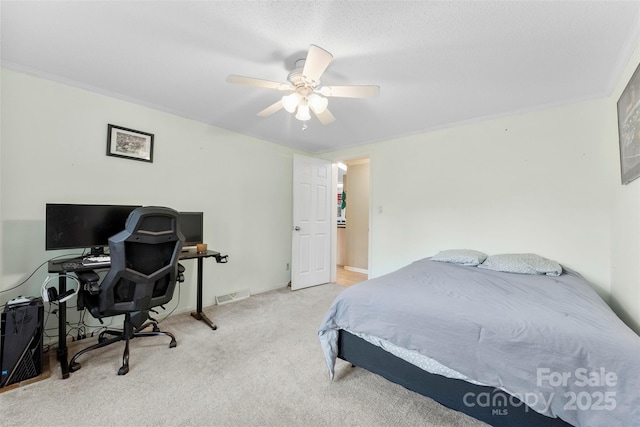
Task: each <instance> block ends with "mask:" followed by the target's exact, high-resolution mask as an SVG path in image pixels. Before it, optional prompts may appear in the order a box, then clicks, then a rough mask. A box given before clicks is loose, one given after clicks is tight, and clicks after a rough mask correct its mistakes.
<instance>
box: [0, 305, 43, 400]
mask: <svg viewBox="0 0 640 427" xmlns="http://www.w3.org/2000/svg"><path fill="white" fill-rule="evenodd" d="M43 318H44V307H43V304H42V298H33V299H32V300H31V301H30V302H27V303H23V304H7V305H5V307H4V311H3V312H2V317H1V319H2V338H1V346H0V362H1V364H2V370H1V371H0V387H5V386H8V385H10V384H14V383H17V382H20V381H24V380H26V379H29V378H33V377H36V376H38V375H40V374H41V373H42V362H43V354H42V338H43Z"/></svg>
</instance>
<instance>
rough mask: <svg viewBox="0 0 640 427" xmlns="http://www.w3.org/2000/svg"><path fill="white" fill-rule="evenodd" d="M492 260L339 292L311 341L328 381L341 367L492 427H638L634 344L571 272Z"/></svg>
mask: <svg viewBox="0 0 640 427" xmlns="http://www.w3.org/2000/svg"><path fill="white" fill-rule="evenodd" d="M491 259H492V257H489V258H487V259H486V260H484V262H483V261H479V262H477V263H475V264H474V263H471V264H470V265H465V263H461V262H442V261H437V260H436V258H435V257H434V258H425V259H421V260H418V261H415V262H413V263H412V264H410V265H408V266H406V267H403V268H401V269H399V270H397V271H395V272H393V273H390V274H387V275H384V276H381V277H378V278H375V279H371V280H368V281H366V282H362V283H360V284H358V285H355V286H352V287H350V288H347V289H345V290H344V291H343V292H342V293H341V294H340V295H339V296H338V297H337V298H336V300H335V301H334V303H333V304H332V306H331V307H330V309H329V310H328V312H327V314H326V316H325V318H324V320H323V322H322V324H321V327H320V329H319V331H318V335H319V338H320V343H321V346H322V349H323V352H324V354H325V358H326V362H327V366H328V368H329V373H330V376H331V378H333V377H334V372H335V365H336V359H337V358H341V359H344V360H346V361H348V362H350V363H352V364H353V365H355V366H360V367H362V368H365V369H367V370H370V371H372V372H374V373H377V374H380V375H382V376H384V377H385V378H387V379H389V380H391V381H393V382H396V383H399V384H401V385H403V386H405V387H406V388H408V389H410V390H413V391H416V392H418V393H421V394H423V395H426V396H428V397H431V398H433V399H434V400H436V401H438V402H440V403H441V404H443V405H445V406H447V407H450V408H452V409H455V410H458V411H461V412H464V413H467V414H469V415H471V416H473V417H475V418H477V419H479V420H482V421H485V422H487V423H489V424H491V425H496V426H500V425H505V426H507V425H514V426H515V425H518V426H522V425H540V426H543V425H544V426H567V425H573V426H601V425H611V426H637V425H640V392H639V391H640V364H639V363H638V360H639V357H640V337H638V335H636V334H635V333H634V332H633V331H632V330H631V329H629V328H628V327H627V326H626V325H625V324H624V323H623V322H622V321H621V320H620V319H619V318H618V317H617V316H616V315H615V314H614V313H613V311H612V310H611V309H610V308H609V307H608V306H607V304H606V303H605V302H604V301H603V300H602V299H601V298H600V297H599V296H598V295H597V293H596V292H595V291H594V290H593V289H592V288H591V287H590V286H589V284H588V283H587V282H586V281H585V280H584V279H583V278H582V276H580V275H579V274H578V273H576V272H573V271H571V270H567V269H566V268H565V269H564V270H563V269H562V268H560V271H555V272H554V271H546V270H544V269H543V270H535V268H534V273H530V274H522V273H514V272H505V271H500V270H501V269H500V268H498V269H492V266H489V267H487V268H484V267H486V266H487V265H488V264H485V263H487V262H489V261H491ZM478 264H479V265H478ZM489 264H490V263H489ZM507 265H508V266H509V264H508V263H507ZM558 266H559V265H558ZM493 267H495V266H493ZM506 270H507V271H510V270H509V268H507V269H506ZM516 271H517V269H516ZM545 272H546V274H545ZM555 273H557V274H555ZM335 381H339V377H336V378H335Z"/></svg>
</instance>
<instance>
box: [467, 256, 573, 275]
mask: <svg viewBox="0 0 640 427" xmlns="http://www.w3.org/2000/svg"><path fill="white" fill-rule="evenodd" d="M478 267H479V268H486V269H487V270H495V271H504V272H506V273H520V274H546V275H547V276H559V275H561V274H562V266H561V265H560V264H558V263H557V262H555V261H551V260H550V259H546V258H543V257H541V256H540V255H536V254H500V255H491V256H489V257H487V259H486V260H485V261H484V262H483V263H482V264H480V265H479V266H478Z"/></svg>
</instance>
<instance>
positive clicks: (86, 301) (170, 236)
mask: <svg viewBox="0 0 640 427" xmlns="http://www.w3.org/2000/svg"><path fill="white" fill-rule="evenodd" d="M183 241H184V237H183V235H182V232H180V229H179V227H178V212H177V211H175V210H173V209H170V208H165V207H156V206H149V207H142V208H137V209H135V210H134V211H133V212H131V214H130V215H129V217H128V218H127V221H126V224H125V230H124V231H121V232H120V233H118V234H116V235H114V236H112V237H110V238H109V250H110V252H111V266H110V269H109V271H108V272H107V274H106V276H105V277H104V279H103V280H102V282H100V283H99V284H98V283H97V282H98V275H97V274H96V273H95V272H94V271H89V272H79V273H77V274H78V277H79V280H80V283H81V285H82V286H81V288H82V289H83V290H82V291H81V292H80V293H79V294H78V309H83V308H86V309H87V310H88V311H89V312H90V313H91V315H92V316H93V317H95V318H97V319H98V320H100V322H101V323H102V318H104V317H111V316H117V315H121V314H124V324H123V330H122V331H113V330H105V331H103V332H102V333H101V334H100V335H99V338H98V343H97V344H94V345H92V346H89V347H87V348H85V349H83V350H81V351H79V352H78V353H76V354H75V355H74V356H73V358H72V359H71V361H70V364H69V370H70V371H71V372H74V371H77V370H78V369H80V367H81V366H80V363H78V362H77V359H78V357H80V356H82V355H83V354H85V353H86V352H88V351H91V350H95V349H98V348H102V347H105V346H108V345H110V344H114V343H116V342H119V341H125V348H124V354H123V356H122V367H120V369H119V370H118V375H125V374H126V373H127V372H129V340H130V339H132V338H137V337H149V336H157V335H166V336H168V337H170V338H171V343H170V344H169V348H172V347H175V346H176V339H175V337H174V336H173V335H172V334H171V333H169V332H164V331H160V330H159V328H158V325H157V322H156V321H155V320H154V319H153V318H151V317H150V316H149V312H150V311H153V310H152V309H153V307H157V306H161V305H163V304H165V303H167V302H169V301H170V300H171V298H172V297H173V291H174V289H175V286H176V281H178V280H179V279H180V278H181V277H182V271H184V269H183V268H180V267H182V266H181V265H179V264H178V257H179V255H180V250H181V249H182V243H183ZM183 280H184V279H183ZM147 320H151V321H150V322H148V323H145V322H147ZM149 326H153V330H152V331H143V329H146V328H147V327H149ZM105 335H112V336H114V337H113V338H109V339H108V338H106V337H105Z"/></svg>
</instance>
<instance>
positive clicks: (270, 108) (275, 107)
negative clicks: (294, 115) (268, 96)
mask: <svg viewBox="0 0 640 427" xmlns="http://www.w3.org/2000/svg"><path fill="white" fill-rule="evenodd" d="M281 109H282V101H281V100H278V101H276V102H274V103H273V104H271V105H269V106H268V107H267V108H265V109H264V110H262V111H260V112H259V113H258V116H260V117H267V116H270V115H272V114H273V113H276V112H278V111H280V110H281Z"/></svg>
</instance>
